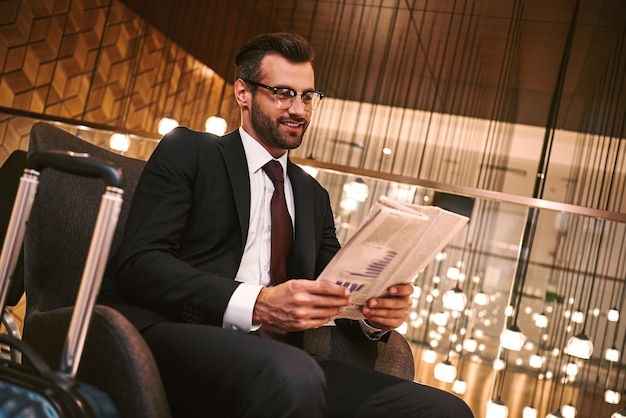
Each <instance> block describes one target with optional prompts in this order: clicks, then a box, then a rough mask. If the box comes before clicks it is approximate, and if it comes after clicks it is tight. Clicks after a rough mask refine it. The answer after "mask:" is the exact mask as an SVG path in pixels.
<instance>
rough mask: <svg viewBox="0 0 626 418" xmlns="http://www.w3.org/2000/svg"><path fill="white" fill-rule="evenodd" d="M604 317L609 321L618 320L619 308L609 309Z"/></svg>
mask: <svg viewBox="0 0 626 418" xmlns="http://www.w3.org/2000/svg"><path fill="white" fill-rule="evenodd" d="M606 319H607V320H609V321H611V322H617V321H619V310H617V308H611V309H609V312H608V313H607V315H606Z"/></svg>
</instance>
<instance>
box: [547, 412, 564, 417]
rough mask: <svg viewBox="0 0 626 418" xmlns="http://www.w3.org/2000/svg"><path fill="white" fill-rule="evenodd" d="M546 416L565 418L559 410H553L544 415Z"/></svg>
mask: <svg viewBox="0 0 626 418" xmlns="http://www.w3.org/2000/svg"><path fill="white" fill-rule="evenodd" d="M546 418H565V417H563V414H561V411H554V412H551V413H549V414H548V415H546Z"/></svg>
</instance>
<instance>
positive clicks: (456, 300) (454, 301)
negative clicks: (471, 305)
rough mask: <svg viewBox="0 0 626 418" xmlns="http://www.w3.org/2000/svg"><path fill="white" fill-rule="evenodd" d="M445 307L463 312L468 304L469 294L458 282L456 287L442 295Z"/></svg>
mask: <svg viewBox="0 0 626 418" xmlns="http://www.w3.org/2000/svg"><path fill="white" fill-rule="evenodd" d="M442 300H443V307H444V308H446V309H450V310H451V311H456V312H461V311H463V309H465V305H467V296H466V295H465V293H463V290H461V288H460V287H459V285H458V284H457V285H456V286H454V288H452V289H450V290H448V291H447V292H446V293H444V294H443V296H442Z"/></svg>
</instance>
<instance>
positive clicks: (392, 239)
mask: <svg viewBox="0 0 626 418" xmlns="http://www.w3.org/2000/svg"><path fill="white" fill-rule="evenodd" d="M468 221H469V218H467V217H465V216H462V215H459V214H457V213H454V212H450V211H448V210H445V209H442V208H440V207H437V206H420V205H415V204H410V203H404V202H400V201H397V200H394V199H392V198H389V197H387V196H380V197H379V198H378V201H377V202H376V203H375V204H374V205H373V206H372V208H371V209H370V211H369V213H368V214H367V216H366V217H365V219H364V220H363V222H362V223H361V225H360V226H359V228H358V230H357V232H356V233H355V234H354V235H353V236H352V238H350V240H349V241H348V242H347V243H346V244H345V245H344V246H343V247H342V248H341V250H340V251H339V252H338V253H337V254H336V255H335V257H333V259H332V260H331V262H330V263H329V264H328V265H327V266H326V268H325V269H324V271H323V272H322V274H320V276H319V277H318V280H327V281H331V282H334V283H338V284H340V285H342V286H345V287H347V288H348V289H350V292H351V299H352V305H351V306H349V307H347V308H346V309H344V311H343V312H342V314H341V315H340V317H341V318H350V319H362V318H363V315H362V314H361V311H360V307H361V306H362V305H363V304H365V302H366V301H367V300H368V299H369V298H371V297H375V296H383V295H385V294H387V289H388V288H389V286H391V285H394V284H400V283H410V282H411V281H412V280H413V279H414V278H415V277H416V276H417V274H419V272H420V271H422V270H423V269H424V268H425V267H426V266H427V265H428V264H429V263H430V262H431V261H432V260H433V259H434V258H435V256H436V255H437V254H438V253H439V252H440V251H441V250H442V249H443V248H444V247H445V246H446V245H447V244H448V243H449V242H450V240H451V239H452V238H454V236H455V235H456V234H457V233H458V232H459V231H460V230H461V229H462V228H463V227H464V226H465V225H466V224H467V222H468Z"/></svg>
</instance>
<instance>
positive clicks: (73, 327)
mask: <svg viewBox="0 0 626 418" xmlns="http://www.w3.org/2000/svg"><path fill="white" fill-rule="evenodd" d="M46 168H53V169H56V170H60V171H63V172H67V173H70V174H74V175H80V176H88V177H100V178H102V179H103V180H104V181H105V184H106V189H105V192H104V194H103V195H102V201H101V203H100V209H99V212H98V217H97V220H96V224H95V228H94V232H93V237H92V240H91V244H90V247H89V253H88V255H87V260H86V262H85V269H84V272H83V276H82V279H81V284H80V288H79V291H78V295H77V298H76V304H75V307H74V311H73V314H72V318H71V321H70V325H69V329H68V333H67V337H66V340H65V346H64V348H63V355H62V358H61V364H60V367H59V369H58V370H52V369H50V367H49V366H48V365H47V364H46V363H45V361H43V360H42V359H41V357H40V356H39V354H38V353H37V352H35V351H34V350H33V349H32V348H31V347H30V346H29V345H28V344H26V343H25V342H24V341H22V340H20V339H18V338H16V337H14V336H10V335H0V344H3V345H5V346H7V347H8V348H9V349H10V350H11V351H12V352H15V351H17V352H19V353H21V354H22V356H21V357H22V362H21V363H20V362H16V361H14V360H10V359H7V358H2V359H0V418H5V417H7V418H8V417H16V418H17V417H20V418H26V417H28V418H40V417H45V418H52V417H59V418H66V417H67V418H69V417H92V418H117V417H119V414H118V412H117V409H116V408H115V405H113V402H112V401H111V398H110V397H109V396H108V395H107V394H106V393H104V392H102V391H100V390H98V389H97V388H95V387H93V386H90V385H86V384H82V383H80V382H78V381H77V380H76V378H75V377H76V372H77V370H78V366H79V363H80V358H81V354H82V350H83V347H84V343H85V339H86V336H87V329H88V327H89V322H90V320H91V314H92V312H93V307H94V305H95V302H96V296H97V294H98V290H99V288H100V285H101V283H102V277H103V275H104V268H105V266H106V262H107V259H108V256H109V252H110V248H111V242H112V240H113V234H114V232H115V228H116V226H117V219H118V216H119V212H120V209H121V206H122V195H123V191H122V173H121V171H120V170H119V169H117V168H116V167H114V166H112V165H111V164H110V163H108V162H105V161H101V160H97V159H94V158H92V157H89V156H88V155H86V154H75V153H71V152H53V151H47V152H36V153H33V154H32V155H31V156H30V157H29V158H28V160H27V163H26V169H25V170H24V175H23V176H22V177H21V179H20V186H19V189H18V192H17V197H16V199H15V204H14V206H13V212H12V214H11V220H10V222H9V226H8V229H7V234H6V238H5V240H4V244H3V247H2V253H1V254H0V308H1V310H0V312H2V313H3V312H4V303H5V300H6V296H7V292H8V288H9V280H10V276H11V274H12V273H13V271H14V269H15V265H16V263H17V259H18V256H19V253H20V248H21V246H22V243H23V240H24V234H25V230H26V224H27V220H28V217H29V215H30V211H31V209H32V204H33V200H34V198H35V194H36V192H37V186H38V177H39V173H40V172H41V171H42V170H43V169H46ZM51 274H54V273H53V272H51ZM12 358H14V356H12Z"/></svg>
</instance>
